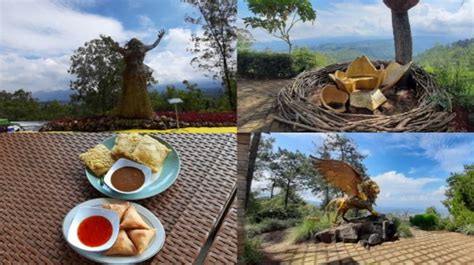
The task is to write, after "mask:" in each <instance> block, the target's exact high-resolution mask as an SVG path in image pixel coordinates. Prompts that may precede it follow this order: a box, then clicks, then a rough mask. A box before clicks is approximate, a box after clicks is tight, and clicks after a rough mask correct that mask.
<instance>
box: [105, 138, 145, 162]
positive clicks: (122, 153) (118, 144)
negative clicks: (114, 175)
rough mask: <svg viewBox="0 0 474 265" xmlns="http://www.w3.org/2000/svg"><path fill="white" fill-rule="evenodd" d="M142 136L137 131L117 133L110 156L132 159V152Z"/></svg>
mask: <svg viewBox="0 0 474 265" xmlns="http://www.w3.org/2000/svg"><path fill="white" fill-rule="evenodd" d="M142 138H143V136H141V135H139V134H138V133H130V134H119V135H117V138H115V145H114V147H113V148H112V156H113V157H114V158H115V159H119V158H128V159H130V160H133V158H132V153H133V151H134V150H135V147H136V146H137V145H138V143H139V142H140V140H141V139H142Z"/></svg>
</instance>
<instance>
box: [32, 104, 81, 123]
mask: <svg viewBox="0 0 474 265" xmlns="http://www.w3.org/2000/svg"><path fill="white" fill-rule="evenodd" d="M72 112H73V108H72V105H70V104H63V103H61V102H59V101H57V100H53V101H51V102H46V103H43V104H41V107H40V110H39V114H38V119H40V120H47V121H50V120H54V119H58V118H64V117H67V116H70V115H71V113H72Z"/></svg>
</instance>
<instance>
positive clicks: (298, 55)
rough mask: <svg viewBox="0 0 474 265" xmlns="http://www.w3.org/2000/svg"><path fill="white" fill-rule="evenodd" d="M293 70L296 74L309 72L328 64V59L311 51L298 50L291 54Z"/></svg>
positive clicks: (306, 49)
mask: <svg viewBox="0 0 474 265" xmlns="http://www.w3.org/2000/svg"><path fill="white" fill-rule="evenodd" d="M291 63H292V69H293V72H295V73H301V72H303V71H309V70H312V69H315V68H317V67H320V66H324V65H326V64H327V63H328V57H327V56H325V55H323V54H321V53H318V52H313V51H311V50H310V49H308V48H306V47H304V48H296V49H294V50H293V52H292V53H291Z"/></svg>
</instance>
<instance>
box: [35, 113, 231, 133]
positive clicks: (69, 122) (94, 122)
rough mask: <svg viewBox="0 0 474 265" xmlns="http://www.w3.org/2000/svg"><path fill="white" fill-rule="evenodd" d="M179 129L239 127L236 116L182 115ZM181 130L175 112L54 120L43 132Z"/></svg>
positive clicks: (222, 114) (213, 114)
mask: <svg viewBox="0 0 474 265" xmlns="http://www.w3.org/2000/svg"><path fill="white" fill-rule="evenodd" d="M178 115H179V126H180V128H185V127H227V126H235V124H236V114H235V113H232V112H220V113H196V112H182V113H179V114H178ZM174 128H177V123H176V119H175V113H174V112H159V113H156V116H155V117H154V118H152V119H123V118H119V117H114V116H92V117H85V118H69V117H68V118H62V119H57V120H54V121H51V122H49V123H47V124H45V125H43V127H42V128H41V129H40V131H83V132H102V131H117V130H129V129H150V130H167V129H174Z"/></svg>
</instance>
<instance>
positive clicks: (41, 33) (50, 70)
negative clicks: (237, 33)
mask: <svg viewBox="0 0 474 265" xmlns="http://www.w3.org/2000/svg"><path fill="white" fill-rule="evenodd" d="M95 4H99V2H96V1H94V0H82V1H79V2H73V1H56V0H41V1H0V14H1V16H0V29H1V30H0V50H1V54H0V89H5V90H8V91H13V90H16V89H20V88H24V89H27V90H29V91H40V90H48V91H52V90H61V89H68V87H69V80H70V79H71V78H72V76H71V75H69V74H68V73H67V69H68V68H69V65H70V62H69V58H70V56H71V55H72V52H73V51H74V50H75V49H77V48H78V47H79V46H82V45H83V44H84V43H85V42H86V41H89V40H91V39H94V38H97V37H98V36H99V35H100V34H106V35H110V36H112V38H114V39H115V40H117V41H119V42H120V43H121V44H124V43H125V42H126V41H127V40H128V39H129V38H131V37H138V38H140V39H144V42H147V43H148V42H151V41H154V40H155V38H156V34H157V31H158V30H157V29H156V27H155V24H154V23H153V21H152V20H151V19H150V18H149V17H147V16H144V15H137V16H136V19H137V20H138V22H139V24H140V25H141V28H140V29H139V30H135V31H129V30H127V29H125V28H124V26H123V25H122V23H121V22H120V21H118V20H116V19H114V18H111V17H106V16H100V15H95V14H89V13H84V12H82V11H80V10H79V9H77V7H78V6H82V7H83V6H92V5H95ZM180 8H181V5H180ZM192 33H193V32H192V31H191V30H189V29H183V28H173V29H169V30H168V32H167V34H166V35H165V37H164V39H163V40H162V43H160V46H158V47H157V48H156V49H154V50H153V51H151V52H150V53H149V54H148V55H147V57H146V62H145V63H146V64H148V65H149V66H150V67H151V68H153V70H154V76H155V78H157V79H158V80H159V83H160V84H167V83H173V82H181V81H183V80H184V79H187V80H190V81H192V82H199V81H202V80H207V79H209V78H206V77H204V73H203V72H202V71H200V70H199V69H196V68H193V67H192V66H191V65H190V61H191V59H192V58H193V55H192V54H191V53H190V52H188V51H187V49H188V48H190V47H191V45H192V43H191V41H190V38H191V34H192Z"/></svg>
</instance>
